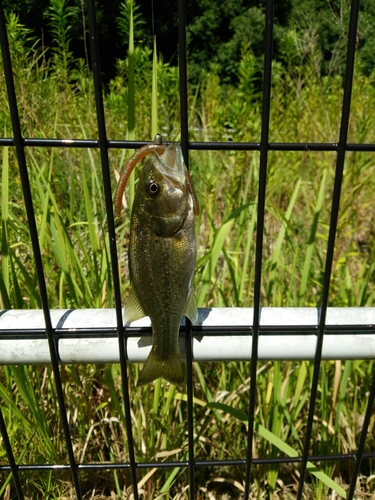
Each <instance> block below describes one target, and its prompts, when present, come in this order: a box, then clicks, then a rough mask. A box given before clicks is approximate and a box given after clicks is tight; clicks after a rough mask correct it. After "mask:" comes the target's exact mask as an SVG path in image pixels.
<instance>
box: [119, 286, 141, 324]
mask: <svg viewBox="0 0 375 500" xmlns="http://www.w3.org/2000/svg"><path fill="white" fill-rule="evenodd" d="M145 316H147V314H146V313H145V312H144V310H143V307H142V306H141V304H140V302H139V300H138V297H137V295H136V293H135V291H134V288H133V287H132V288H131V289H130V294H129V297H128V300H127V301H126V304H125V308H124V324H125V325H128V324H129V323H132V322H133V321H136V320H137V319H141V318H144V317H145Z"/></svg>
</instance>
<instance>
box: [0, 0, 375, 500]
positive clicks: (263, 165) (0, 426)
mask: <svg viewBox="0 0 375 500" xmlns="http://www.w3.org/2000/svg"><path fill="white" fill-rule="evenodd" d="M177 3H178V47H179V71H180V120H181V123H180V127H181V145H182V150H183V154H184V157H185V159H186V163H187V164H188V158H189V150H194V149H195V150H227V151H231V150H254V151H259V152H260V167H259V172H260V174H259V191H258V200H259V203H258V212H257V232H256V235H257V236H256V258H255V268H256V272H255V282H254V318H253V324H252V327H251V329H250V333H251V335H252V363H251V373H250V403H249V412H248V415H249V417H248V434H247V443H248V446H247V454H246V456H244V457H242V458H241V459H228V460H225V461H198V460H196V459H195V457H194V405H193V382H192V381H193V375H192V350H191V346H192V334H193V328H192V326H191V325H190V324H188V325H187V328H186V355H187V409H188V459H187V460H186V461H183V462H172V463H168V462H163V463H155V462H152V463H137V461H136V457H135V451H134V443H133V435H132V421H131V413H130V404H129V392H128V374H127V357H126V348H125V342H124V339H126V332H125V336H124V327H123V321H122V303H121V296H120V283H119V272H118V264H117V263H118V259H117V249H116V237H115V222H114V216H113V205H112V192H111V183H110V168H109V160H108V150H109V148H139V147H141V146H143V145H145V144H146V142H144V141H114V140H110V139H109V138H108V137H107V133H106V119H105V114H104V106H103V97H102V86H101V75H100V61H99V51H98V46H99V41H98V37H97V26H96V17H95V2H94V0H88V14H89V29H90V44H91V58H92V72H93V77H94V83H95V97H96V113H97V124H98V130H99V138H98V139H97V140H75V139H74V138H69V142H66V141H63V140H59V139H54V138H50V139H39V138H26V137H23V136H22V133H21V124H20V117H19V113H18V108H17V98H18V97H19V96H16V93H15V85H14V81H13V73H12V61H11V58H10V52H9V45H8V40H7V33H6V24H5V18H4V12H3V8H2V5H1V4H0V42H1V50H2V57H3V64H4V73H5V79H6V86H7V93H8V98H9V107H10V112H11V120H12V127H13V136H12V137H11V138H1V139H0V144H1V145H2V146H12V147H14V148H15V150H16V154H17V159H18V164H19V171H20V178H21V182H22V189H23V195H24V202H25V206H26V211H27V217H28V221H29V227H30V234H31V241H32V248H33V254H34V260H35V265H36V269H37V276H38V286H39V289H40V297H41V303H42V308H43V314H44V320H45V331H46V333H47V337H48V343H49V349H50V356H51V364H52V368H53V374H54V379H55V383H56V394H57V398H58V402H59V407H60V414H61V424H62V428H63V432H64V436H65V442H66V448H67V452H68V460H69V463H68V464H60V465H58V467H59V468H60V469H66V470H70V472H71V475H72V480H73V484H74V489H75V493H76V497H77V498H78V499H81V498H82V493H81V485H80V472H81V471H88V470H89V471H90V470H91V471H97V470H100V469H103V470H104V469H127V470H129V471H130V475H131V480H132V486H133V495H134V498H135V499H137V498H138V496H139V493H138V490H137V470H140V469H147V468H152V467H187V468H188V471H189V474H188V482H187V484H188V486H189V490H188V492H189V497H190V498H196V496H197V492H196V491H197V490H196V486H197V485H196V484H195V471H196V469H197V468H201V467H212V466H216V467H222V466H227V465H229V466H230V465H232V466H240V467H244V468H245V470H246V479H245V485H244V498H249V495H250V487H251V483H252V472H253V466H254V465H258V464H273V465H277V466H279V465H281V464H283V463H284V464H285V463H293V464H296V466H297V467H298V468H299V484H298V491H297V492H296V498H297V499H301V498H302V495H303V488H304V483H305V476H306V470H307V464H308V462H309V461H310V462H317V461H324V460H331V461H339V460H348V461H351V462H352V465H353V468H352V477H351V482H350V488H349V491H348V493H347V498H348V499H349V500H351V499H353V498H354V493H355V488H356V482H357V479H358V477H359V473H360V468H361V463H362V461H363V460H364V459H370V458H375V453H364V450H365V442H366V436H367V434H368V430H369V424H370V418H371V415H372V411H373V403H374V397H375V374H374V375H373V382H372V386H371V387H369V398H368V404H367V410H366V413H365V416H364V421H363V425H362V429H361V433H360V439H359V444H358V449H357V450H356V451H355V452H353V453H352V454H346V455H335V456H331V455H330V456H309V448H310V442H311V438H312V427H313V419H314V411H315V404H316V399H317V392H318V383H319V371H320V367H321V359H322V347H323V339H324V335H325V332H326V315H327V307H328V294H329V287H330V280H331V275H332V263H333V258H334V247H335V235H336V230H337V221H338V212H339V204H340V193H341V185H342V179H343V169H344V163H345V155H346V152H347V151H368V152H374V151H375V144H358V143H356V144H353V143H348V142H347V137H348V124H349V114H350V109H351V95H352V81H353V73H354V56H355V49H356V38H357V20H358V13H359V0H353V1H352V6H351V14H350V26H349V33H348V37H347V60H346V72H345V83H344V96H343V101H342V114H341V126H340V135H339V138H338V141H337V143H270V142H269V121H270V96H271V70H272V46H273V10H274V2H273V0H267V2H266V25H265V46H264V72H263V74H264V81H263V105H262V125H261V139H260V142H257V143H236V142H220V143H216V142H189V138H188V137H189V136H188V89H187V85H188V79H187V61H186V4H185V2H184V0H178V2H177ZM37 146H45V147H55V148H66V147H69V148H77V147H85V148H99V150H100V157H101V166H102V175H103V182H104V186H105V202H106V210H107V214H108V231H109V241H110V251H111V262H112V276H113V284H114V291H115V308H116V318H117V329H116V331H117V336H118V347H119V353H120V362H121V374H122V391H123V398H124V408H125V418H126V429H127V443H128V452H129V462H128V463H119V464H116V463H113V464H108V463H105V464H94V463H92V464H90V463H85V464H80V463H77V462H76V459H75V456H74V452H73V447H72V439H71V435H70V431H69V423H68V417H67V412H66V409H65V401H64V391H63V386H62V382H61V374H60V368H59V358H58V353H57V351H56V344H55V340H54V328H53V326H52V322H51V314H50V309H49V303H48V297H47V289H46V280H45V276H44V271H43V265H42V256H41V251H40V247H39V242H38V232H37V226H36V222H35V216H34V208H33V203H32V197H31V189H30V182H29V176H28V169H27V163H26V156H25V147H37ZM306 150H309V151H331V152H335V153H336V154H337V161H336V172H335V181H334V190H333V198H332V207H331V220H330V228H329V237H328V243H327V254H326V255H327V257H326V261H325V271H324V285H323V294H322V301H321V304H320V309H319V313H320V315H319V324H318V327H317V328H316V331H315V333H314V334H315V335H316V336H317V347H316V354H315V359H314V369H313V381H312V386H311V395H310V404H309V412H308V419H307V423H306V430H305V438H304V446H303V453H302V454H301V455H300V456H298V457H295V458H290V457H289V458H288V457H284V458H283V457H280V458H257V459H255V458H254V457H253V450H252V446H251V443H252V442H253V435H254V418H255V417H254V415H255V411H256V392H257V391H256V388H257V360H258V341H259V335H260V333H262V327H261V324H260V310H261V308H260V306H261V303H260V300H261V299H260V297H261V275H262V248H263V229H264V224H265V192H266V177H267V165H268V153H269V151H306ZM362 327H363V328H364V329H367V330H366V331H369V332H373V330H374V328H373V327H372V325H362ZM300 330H301V331H304V328H303V327H301V328H300ZM0 335H1V333H0ZM0 430H1V435H2V439H3V446H4V448H5V450H6V455H7V457H8V463H9V465H4V466H1V467H0V469H1V470H3V471H7V470H8V471H11V473H12V475H13V481H14V486H15V489H16V492H17V497H18V498H19V499H23V498H24V493H23V486H22V483H21V480H20V471H22V470H41V471H42V470H48V469H53V468H54V467H55V465H56V464H55V465H48V464H38V465H37V464H34V465H33V464H28V465H17V464H16V457H14V454H13V451H12V447H11V444H10V441H9V438H8V433H7V428H6V426H5V423H4V418H3V415H2V412H1V408H0Z"/></svg>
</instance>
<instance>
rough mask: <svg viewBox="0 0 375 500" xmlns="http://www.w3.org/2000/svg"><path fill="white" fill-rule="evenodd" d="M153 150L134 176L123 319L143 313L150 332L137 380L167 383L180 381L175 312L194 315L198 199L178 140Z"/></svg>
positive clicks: (193, 319)
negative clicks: (150, 336) (147, 320)
mask: <svg viewBox="0 0 375 500" xmlns="http://www.w3.org/2000/svg"><path fill="white" fill-rule="evenodd" d="M158 151H160V149H157V148H155V149H152V150H150V151H149V152H146V154H150V158H149V159H148V160H147V162H146V163H145V165H144V167H143V169H142V171H141V173H140V176H139V181H138V186H137V189H136V193H135V197H134V202H133V207H132V214H131V222H130V240H129V272H130V285H131V289H130V293H129V296H128V300H127V302H126V304H125V308H124V323H125V324H129V323H131V322H133V321H135V320H137V319H140V318H142V317H144V316H149V318H150V320H151V326H152V338H153V340H152V348H151V352H150V354H149V356H148V358H147V360H146V363H145V365H144V367H143V370H142V371H141V373H140V376H139V379H138V382H137V385H138V386H141V385H144V384H148V383H150V382H152V381H154V380H156V379H158V378H160V377H161V378H164V379H165V380H167V381H168V382H171V383H172V384H181V383H182V382H183V381H184V370H183V366H182V361H181V353H180V348H179V343H178V338H179V330H180V322H181V317H182V316H183V315H186V316H187V317H188V318H189V319H190V320H191V322H192V323H193V324H195V323H196V322H197V320H198V311H197V307H196V303H195V298H194V289H193V277H194V271H195V262H196V238H195V215H197V213H199V212H198V211H199V208H198V203H197V199H196V195H195V192H194V189H193V185H192V182H191V178H190V175H189V172H188V170H187V168H186V166H185V162H184V159H183V155H182V151H181V147H180V145H179V144H171V145H170V146H168V147H167V148H166V149H165V150H164V152H163V154H161V155H160V154H159V153H158ZM138 156H139V155H138ZM137 161H138V160H137Z"/></svg>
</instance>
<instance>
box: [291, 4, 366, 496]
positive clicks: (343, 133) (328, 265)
mask: <svg viewBox="0 0 375 500" xmlns="http://www.w3.org/2000/svg"><path fill="white" fill-rule="evenodd" d="M358 12H359V0H352V5H351V10H350V21H349V34H348V48H347V57H346V69H345V83H344V97H343V103H342V114H341V124H340V137H339V143H338V151H337V160H336V174H335V182H334V188H333V198H332V206H331V219H330V226H329V235H328V244H327V256H326V262H325V270H324V282H323V294H322V302H321V307H320V317H319V325H318V337H317V343H316V354H315V360H314V371H313V379H312V386H311V395H310V406H309V413H308V417H307V425H306V434H305V441H304V447H303V454H302V464H301V469H300V479H299V483H298V492H297V499H298V500H301V499H302V493H303V486H304V482H305V476H306V467H307V460H308V455H309V448H310V441H311V435H312V427H313V420H314V413H315V404H316V398H317V393H318V383H319V372H320V366H321V360H322V349H323V340H324V332H325V324H326V316H327V308H328V300H329V289H330V283H331V273H332V263H333V257H334V251H335V240H336V230H337V221H338V215H339V209H340V196H341V185H342V179H343V173H344V163H345V153H346V145H347V138H348V126H349V116H350V104H351V97H352V86H353V74H354V56H355V46H356V35H357V24H358Z"/></svg>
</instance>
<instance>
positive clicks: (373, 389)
mask: <svg viewBox="0 0 375 500" xmlns="http://www.w3.org/2000/svg"><path fill="white" fill-rule="evenodd" d="M374 400H375V373H374V374H373V378H372V384H371V389H370V395H369V398H368V402H367V408H366V414H365V419H364V421H363V426H362V431H361V437H360V439H359V444H358V450H357V454H356V457H355V466H354V470H353V476H352V480H351V482H350V488H349V491H348V498H347V500H353V496H354V492H355V487H356V484H357V479H358V474H359V471H360V468H361V462H362V458H363V452H364V450H365V444H366V437H367V432H368V428H369V425H370V419H371V416H372V409H373V406H374Z"/></svg>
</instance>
